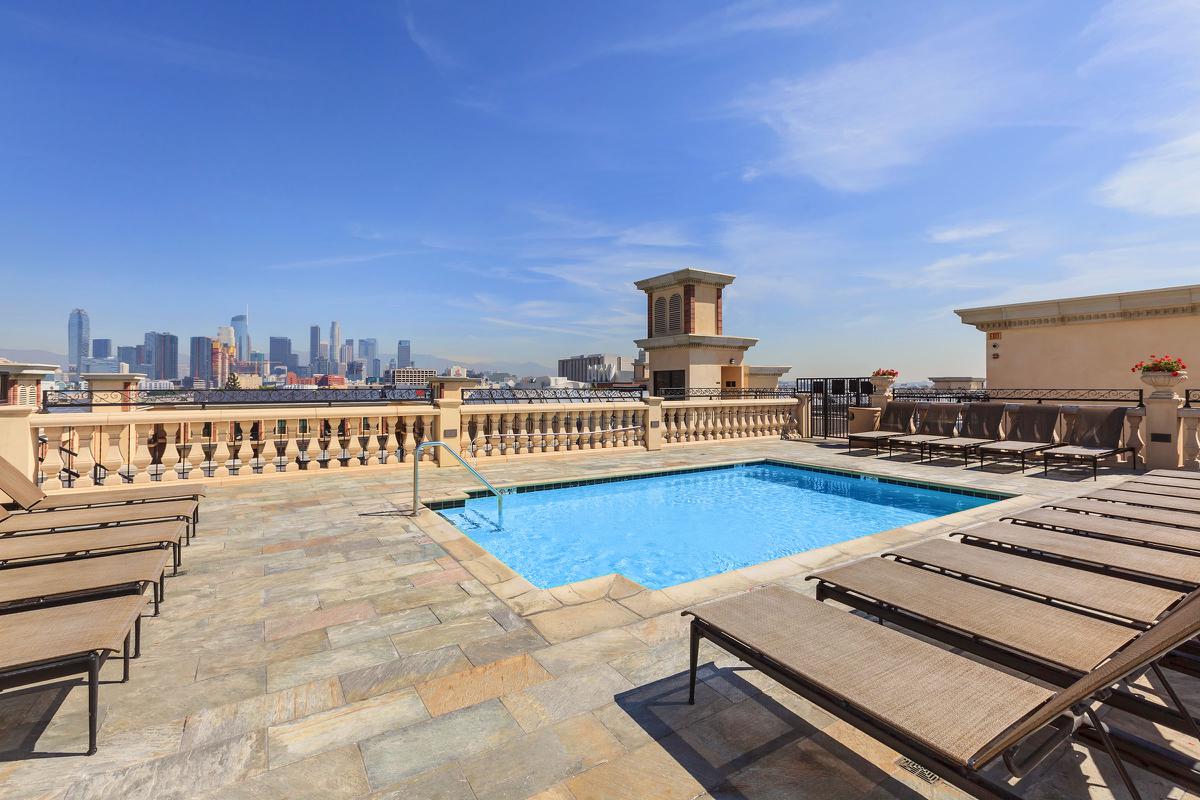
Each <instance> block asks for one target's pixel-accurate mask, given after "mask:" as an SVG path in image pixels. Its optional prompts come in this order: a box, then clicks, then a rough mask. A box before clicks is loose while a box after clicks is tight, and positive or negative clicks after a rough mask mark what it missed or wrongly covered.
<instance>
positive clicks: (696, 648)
mask: <svg viewBox="0 0 1200 800" xmlns="http://www.w3.org/2000/svg"><path fill="white" fill-rule="evenodd" d="M699 660H700V629H699V628H698V627H697V626H696V622H695V620H693V621H692V643H691V672H690V674H689V677H688V705H689V706H694V705H696V663H697V662H698V661H699Z"/></svg>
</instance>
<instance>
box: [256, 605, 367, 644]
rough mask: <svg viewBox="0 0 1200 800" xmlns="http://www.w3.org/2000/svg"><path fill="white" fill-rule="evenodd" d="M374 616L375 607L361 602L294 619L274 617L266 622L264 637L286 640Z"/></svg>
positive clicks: (272, 639)
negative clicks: (299, 634) (297, 635)
mask: <svg viewBox="0 0 1200 800" xmlns="http://www.w3.org/2000/svg"><path fill="white" fill-rule="evenodd" d="M374 616H375V607H374V606H372V605H371V604H370V603H367V602H364V601H361V600H360V601H358V602H353V603H343V604H342V605H338V606H331V607H328V608H321V609H318V610H316V611H309V612H308V613H305V614H298V615H296V616H294V617H272V618H271V619H268V620H266V627H265V629H264V635H265V636H266V638H267V641H274V640H275V639H286V638H287V637H289V636H295V635H296V634H298V633H308V632H309V631H315V630H320V629H322V628H328V627H330V626H331V625H338V624H339V623H344V622H356V621H358V620H364V619H367V618H369V617H374Z"/></svg>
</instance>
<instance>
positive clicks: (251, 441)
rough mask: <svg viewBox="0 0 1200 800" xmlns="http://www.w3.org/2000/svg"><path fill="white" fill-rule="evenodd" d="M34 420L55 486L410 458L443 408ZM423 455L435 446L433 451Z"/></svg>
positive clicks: (42, 467) (46, 475)
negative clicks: (43, 442) (43, 444)
mask: <svg viewBox="0 0 1200 800" xmlns="http://www.w3.org/2000/svg"><path fill="white" fill-rule="evenodd" d="M29 424H30V425H31V427H32V429H33V431H34V432H35V433H37V434H39V435H40V436H42V437H44V438H45V440H46V446H45V447H44V449H43V453H44V455H43V457H42V459H41V461H40V463H39V464H38V470H39V472H40V473H41V476H42V487H43V489H45V490H47V491H49V490H54V489H60V488H68V487H69V488H85V487H95V486H113V485H118V484H120V483H135V484H139V483H148V482H150V481H176V480H193V479H210V478H211V479H223V478H246V477H251V476H259V475H269V474H278V473H286V472H293V473H294V472H301V471H304V470H311V469H332V470H341V469H352V468H355V467H361V466H370V465H373V464H388V463H398V462H403V461H407V460H408V459H409V458H410V454H411V453H412V452H413V451H414V449H415V448H416V446H417V445H418V444H420V443H421V442H422V441H425V440H427V439H432V438H435V437H436V435H437V431H438V409H436V408H433V407H430V406H416V405H411V406H410V405H404V406H402V405H393V406H353V407H349V406H347V407H315V408H314V407H308V408H294V407H293V408H226V409H209V410H188V411H182V410H175V411H165V410H153V411H128V412H112V413H85V414H35V415H32V416H30V417H29ZM422 458H424V459H427V460H432V459H433V458H434V455H433V453H432V452H430V451H425V452H424V453H422ZM64 476H66V477H65V479H64ZM72 476H74V477H72Z"/></svg>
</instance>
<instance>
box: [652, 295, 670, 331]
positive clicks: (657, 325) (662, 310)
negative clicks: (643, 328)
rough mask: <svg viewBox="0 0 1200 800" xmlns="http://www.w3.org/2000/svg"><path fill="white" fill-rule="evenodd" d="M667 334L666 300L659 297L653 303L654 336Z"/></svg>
mask: <svg viewBox="0 0 1200 800" xmlns="http://www.w3.org/2000/svg"><path fill="white" fill-rule="evenodd" d="M666 332H667V298H665V297H660V298H658V299H657V300H655V301H654V335H655V336H659V335H660V334H664V333H666Z"/></svg>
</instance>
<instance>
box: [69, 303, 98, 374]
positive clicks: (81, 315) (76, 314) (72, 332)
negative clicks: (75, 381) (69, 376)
mask: <svg viewBox="0 0 1200 800" xmlns="http://www.w3.org/2000/svg"><path fill="white" fill-rule="evenodd" d="M91 341H92V325H91V321H90V320H89V319H88V313H87V312H86V311H84V310H83V309H82V308H76V309H73V310H72V311H71V316H69V317H67V371H68V372H75V373H78V372H79V371H80V370H79V367H80V364H82V363H83V359H85V358H87V357H88V356H89V355H91V350H90V348H89V345H90V344H91Z"/></svg>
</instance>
